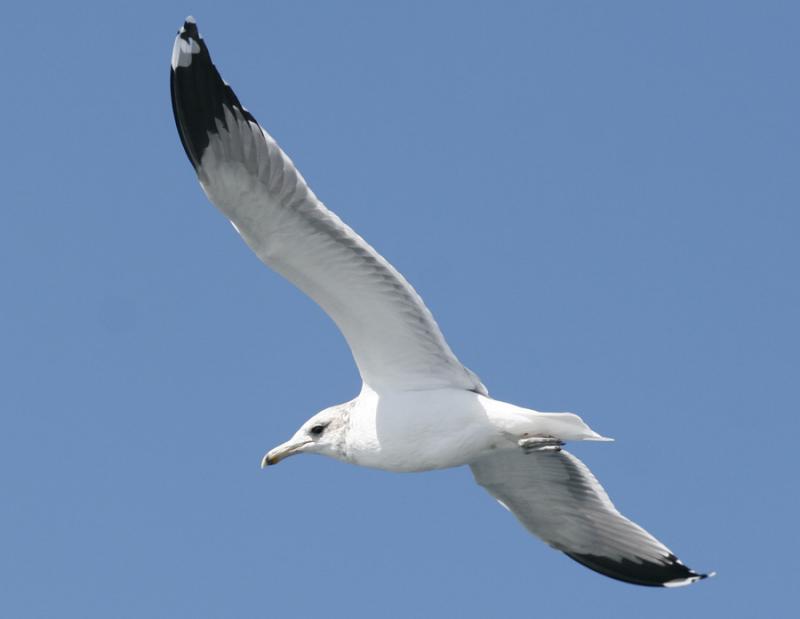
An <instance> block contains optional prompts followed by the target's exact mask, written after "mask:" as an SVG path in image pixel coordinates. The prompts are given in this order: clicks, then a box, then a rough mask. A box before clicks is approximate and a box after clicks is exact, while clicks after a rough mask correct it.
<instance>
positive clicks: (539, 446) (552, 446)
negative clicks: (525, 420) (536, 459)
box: [517, 436, 564, 454]
mask: <svg viewBox="0 0 800 619" xmlns="http://www.w3.org/2000/svg"><path fill="white" fill-rule="evenodd" d="M517 445H519V446H520V447H522V450H523V451H524V452H525V453H526V454H529V453H532V452H534V451H561V448H562V447H563V446H564V441H562V440H561V439H558V438H555V437H553V436H532V437H530V438H523V439H520V440H519V441H518V442H517Z"/></svg>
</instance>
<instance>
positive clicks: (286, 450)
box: [261, 438, 313, 469]
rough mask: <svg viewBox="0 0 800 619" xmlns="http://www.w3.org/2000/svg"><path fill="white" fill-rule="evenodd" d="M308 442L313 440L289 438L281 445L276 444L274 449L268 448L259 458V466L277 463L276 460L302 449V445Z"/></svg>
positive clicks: (278, 460)
mask: <svg viewBox="0 0 800 619" xmlns="http://www.w3.org/2000/svg"><path fill="white" fill-rule="evenodd" d="M309 443H313V441H312V440H311V439H307V438H303V439H300V440H297V439H290V440H288V441H286V442H285V443H283V445H278V446H277V447H276V448H275V449H271V450H269V451H268V452H267V454H266V455H265V456H264V457H263V458H262V459H261V468H262V469H263V468H264V467H266V466H269V465H271V464H278V462H280V461H281V460H283V459H284V458H288V457H289V456H293V455H294V454H296V453H299V452H300V451H302V450H303V447H305V446H306V445H308V444H309Z"/></svg>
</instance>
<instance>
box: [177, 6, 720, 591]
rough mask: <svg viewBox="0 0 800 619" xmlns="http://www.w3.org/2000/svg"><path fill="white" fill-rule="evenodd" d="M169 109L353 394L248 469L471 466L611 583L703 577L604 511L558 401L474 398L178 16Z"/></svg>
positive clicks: (435, 337)
mask: <svg viewBox="0 0 800 619" xmlns="http://www.w3.org/2000/svg"><path fill="white" fill-rule="evenodd" d="M170 89H171V94H172V109H173V112H174V114H175V123H176V125H177V128H178V133H179V134H180V139H181V142H182V143H183V147H184V149H185V150H186V154H187V156H188V157H189V161H190V162H191V164H192V166H193V167H194V169H195V172H196V173H197V177H198V179H199V181H200V185H201V187H202V188H203V191H204V192H205V194H206V196H208V199H209V200H210V201H211V202H212V203H213V204H214V205H215V206H216V207H217V208H218V209H219V210H220V211H222V213H223V214H224V215H225V216H226V217H227V218H228V219H229V220H230V221H231V223H232V224H233V226H234V228H235V229H236V231H237V232H238V233H239V234H240V235H241V237H242V238H243V239H244V241H245V243H247V245H249V246H250V248H251V249H252V250H253V251H254V252H255V253H256V255H257V256H258V257H259V258H260V259H261V260H262V261H263V262H264V263H265V264H266V265H267V266H269V267H270V268H272V269H273V270H275V271H277V272H278V273H280V274H281V275H283V276H284V277H285V278H286V279H288V280H289V281H291V282H292V283H293V284H294V285H295V286H297V287H298V288H300V289H301V290H302V291H303V292H305V293H306V294H307V295H308V296H309V297H311V298H312V299H313V300H314V301H316V302H317V303H318V304H319V305H320V306H321V307H322V308H323V309H324V310H325V312H327V314H328V315H329V316H330V317H331V318H332V319H333V321H334V322H335V323H336V325H337V326H338V327H339V329H340V330H341V332H342V334H343V335H344V337H345V339H346V340H347V343H348V345H349V346H350V350H351V351H352V354H353V358H354V359H355V362H356V365H357V366H358V370H359V373H360V375H361V378H362V380H363V386H362V388H361V392H360V393H359V394H358V396H357V397H356V398H354V399H353V400H351V401H349V402H345V403H344V404H337V405H335V406H331V407H329V408H326V409H324V410H323V411H321V412H319V413H317V414H315V415H314V416H313V417H311V418H310V419H309V420H308V421H306V422H305V423H304V424H303V425H302V426H301V427H300V429H299V430H298V431H297V432H296V433H295V434H294V436H292V438H290V439H289V440H288V441H286V442H285V443H283V444H281V445H279V446H277V447H275V448H274V449H272V450H271V451H269V452H268V453H267V454H266V455H265V456H264V459H263V461H262V466H267V465H274V464H277V463H278V462H280V461H281V460H283V459H284V458H287V457H288V456H292V455H295V454H300V453H316V454H322V455H325V456H329V457H332V458H336V459H338V460H343V461H345V462H350V463H353V464H357V465H361V466H367V467H373V468H378V469H384V470H388V471H428V470H433V469H441V468H448V467H455V466H463V465H468V466H470V467H471V469H472V472H473V474H474V476H475V480H476V481H477V482H478V484H480V485H481V486H483V487H484V488H485V489H486V490H487V491H488V492H489V493H490V494H491V495H492V496H494V497H495V498H496V499H497V500H498V501H499V502H500V504H501V505H502V506H503V507H505V508H506V509H508V510H509V511H510V512H511V513H513V514H514V516H516V517H517V519H518V520H519V521H520V522H521V523H522V524H523V525H524V526H525V527H526V528H527V529H528V530H529V531H530V532H531V533H533V534H534V535H536V536H538V537H540V538H541V539H542V540H544V541H545V542H546V543H547V544H549V545H550V546H552V547H553V548H555V549H557V550H560V551H562V552H564V553H565V554H567V556H569V557H571V558H572V559H574V560H575V561H577V562H579V563H582V564H583V565H585V566H586V567H588V568H590V569H592V570H595V571H597V572H600V573H601V574H605V575H606V576H610V577H611V578H616V579H618V580H622V581H626V582H629V583H635V584H638V585H649V586H665V587H673V586H681V585H687V584H690V583H693V582H695V581H697V580H700V579H702V578H705V577H706V576H708V574H700V573H698V572H695V571H693V570H691V569H689V568H688V567H686V565H684V564H683V563H682V562H681V561H680V560H679V559H678V558H677V557H676V556H675V555H674V554H673V553H672V552H671V551H670V550H669V549H668V548H667V547H666V546H664V544H662V543H661V542H659V541H658V540H657V539H656V538H655V537H653V536H652V535H650V534H649V533H648V532H647V531H645V530H644V529H643V528H641V527H640V526H638V525H637V524H635V523H633V522H631V521H630V520H628V519H627V518H625V517H624V516H623V515H622V514H620V513H619V511H617V509H616V508H615V507H614V505H613V503H612V502H611V500H610V499H609V497H608V495H607V494H606V492H605V490H603V487H602V486H601V485H600V483H599V482H598V481H597V479H596V478H595V476H594V475H593V474H592V472H591V471H590V470H589V469H588V468H587V467H586V465H585V464H583V462H581V461H580V460H579V459H578V458H576V457H575V456H573V455H572V454H570V453H568V452H567V451H565V450H564V449H562V447H563V445H564V444H565V442H566V441H603V440H610V439H606V438H605V437H603V436H601V435H599V434H598V433H596V432H595V431H594V430H592V429H591V428H590V427H589V426H588V425H587V424H586V423H585V422H584V421H583V420H582V419H581V418H580V417H579V416H577V415H574V414H572V413H544V412H537V411H534V410H532V409H528V408H522V407H519V406H515V405H513V404H509V403H507V402H502V401H499V400H495V399H493V398H491V397H489V394H488V392H487V390H486V387H484V385H483V384H482V383H481V381H480V380H479V379H478V377H477V376H476V375H475V374H474V373H473V372H471V371H470V370H469V369H467V368H466V367H464V366H463V365H462V364H461V363H460V362H459V361H458V359H457V358H456V356H455V355H454V354H453V351H452V350H450V347H449V346H448V345H447V342H446V341H445V339H444V336H443V335H442V332H441V331H440V330H439V327H438V325H437V324H436V321H435V320H434V318H433V316H432V315H431V312H430V311H429V310H428V308H427V307H426V306H425V304H424V303H423V301H422V299H421V298H420V296H419V295H418V294H417V292H416V291H415V290H414V288H413V287H412V286H411V284H409V283H408V281H406V279H405V278H404V277H403V276H402V275H401V274H400V273H399V272H398V271H397V270H396V269H395V268H394V267H393V266H392V265H391V264H389V262H388V261H387V260H386V259H385V258H384V257H383V256H381V255H380V254H379V253H378V252H377V251H375V250H374V249H373V248H372V247H371V246H370V245H369V244H368V243H367V242H366V241H365V240H364V239H362V238H361V237H360V236H359V235H358V234H356V233H355V232H354V231H353V230H352V229H351V228H350V227H349V226H348V225H347V224H345V223H344V222H343V221H342V220H341V219H339V217H337V216H336V215H335V214H334V213H332V212H331V211H329V210H328V209H327V208H326V207H325V205H323V203H322V202H321V201H320V200H319V199H318V198H317V197H316V196H315V195H314V193H313V192H312V191H311V189H310V188H309V186H308V185H307V184H306V182H305V180H304V179H303V177H302V176H301V175H300V172H299V171H298V170H297V169H296V168H295V166H294V164H293V163H292V161H291V159H289V157H288V156H287V155H286V154H285V153H284V152H283V151H282V150H281V149H280V147H279V146H278V144H277V143H276V142H275V140H274V139H272V137H271V136H270V135H269V134H268V133H267V132H266V131H265V130H264V129H263V128H262V127H261V126H260V125H259V124H258V123H257V122H256V119H255V118H254V117H253V115H252V114H251V113H250V112H248V111H247V109H245V107H244V106H243V105H242V104H241V103H239V99H238V98H237V97H236V95H235V94H234V92H233V90H232V89H231V88H230V86H228V84H227V83H226V82H225V81H224V80H223V79H222V78H221V77H220V74H219V73H218V72H217V69H216V67H215V66H214V64H213V63H212V62H211V57H210V55H209V52H208V47H207V46H206V44H205V42H204V40H203V38H202V37H201V36H200V34H199V33H198V30H197V24H196V23H195V20H194V19H193V18H191V17H189V18H187V19H186V21H185V23H184V24H183V27H182V28H181V29H180V30H179V32H178V36H177V37H176V39H175V45H174V47H173V50H172V62H171V70H170Z"/></svg>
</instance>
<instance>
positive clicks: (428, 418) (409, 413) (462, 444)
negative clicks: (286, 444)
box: [347, 386, 496, 471]
mask: <svg viewBox="0 0 800 619" xmlns="http://www.w3.org/2000/svg"><path fill="white" fill-rule="evenodd" d="M495 434H496V433H495V431H494V428H493V427H492V424H491V423H490V421H489V418H488V417H487V414H486V411H485V410H484V407H483V406H482V403H481V398H480V396H479V395H478V394H476V393H473V392H470V391H465V390H460V389H438V390H423V391H395V392H385V393H380V394H378V393H376V392H374V391H372V390H371V389H369V388H368V387H366V386H365V388H364V390H363V391H362V392H361V395H360V396H359V397H358V400H357V401H356V404H355V406H354V408H353V410H352V411H351V414H350V425H349V428H348V438H347V458H348V460H350V461H351V462H353V463H354V464H359V465H361V466H369V467H373V468H379V469H385V470H390V471H425V470H430V469H439V468H447V467H451V466H460V465H462V464H467V463H469V462H471V461H473V460H474V459H475V458H477V457H478V456H479V455H480V454H481V453H483V452H485V451H486V450H487V449H489V448H490V446H491V443H492V442H493V440H494V436H495Z"/></svg>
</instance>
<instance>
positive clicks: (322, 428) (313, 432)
mask: <svg viewBox="0 0 800 619" xmlns="http://www.w3.org/2000/svg"><path fill="white" fill-rule="evenodd" d="M324 431H325V426H323V425H322V424H320V425H317V426H314V427H313V428H311V430H309V432H310V433H311V435H312V436H320V435H321V434H322V433H323V432H324Z"/></svg>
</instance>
